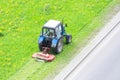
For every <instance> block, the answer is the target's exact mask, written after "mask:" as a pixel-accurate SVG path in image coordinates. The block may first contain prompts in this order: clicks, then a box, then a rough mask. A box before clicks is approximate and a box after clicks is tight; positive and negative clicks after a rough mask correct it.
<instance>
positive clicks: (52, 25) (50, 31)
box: [42, 20, 64, 38]
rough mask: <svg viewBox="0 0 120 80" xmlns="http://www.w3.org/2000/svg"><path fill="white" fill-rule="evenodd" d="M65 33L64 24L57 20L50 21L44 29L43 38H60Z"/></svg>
mask: <svg viewBox="0 0 120 80" xmlns="http://www.w3.org/2000/svg"><path fill="white" fill-rule="evenodd" d="M63 33H64V28H63V25H62V23H61V22H60V21H56V20H49V21H48V22H47V23H46V24H45V25H44V26H43V28H42V36H46V37H49V38H60V37H61V35H62V34H63Z"/></svg>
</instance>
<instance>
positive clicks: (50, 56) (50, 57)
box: [32, 52, 55, 62]
mask: <svg viewBox="0 0 120 80" xmlns="http://www.w3.org/2000/svg"><path fill="white" fill-rule="evenodd" d="M32 58H37V59H39V60H44V61H47V62H51V61H53V60H54V59H55V56H54V55H53V54H48V53H46V54H45V53H43V52H36V53H34V54H33V55H32Z"/></svg>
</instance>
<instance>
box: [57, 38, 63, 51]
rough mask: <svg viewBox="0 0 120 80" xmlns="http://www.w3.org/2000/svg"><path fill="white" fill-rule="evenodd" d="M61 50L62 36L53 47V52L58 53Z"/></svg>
mask: <svg viewBox="0 0 120 80" xmlns="http://www.w3.org/2000/svg"><path fill="white" fill-rule="evenodd" d="M62 50H63V37H61V38H60V39H59V40H58V43H57V45H56V48H55V53H60V52H61V51H62Z"/></svg>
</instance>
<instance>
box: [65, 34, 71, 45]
mask: <svg viewBox="0 0 120 80" xmlns="http://www.w3.org/2000/svg"><path fill="white" fill-rule="evenodd" d="M71 42H72V35H66V44H69V43H71Z"/></svg>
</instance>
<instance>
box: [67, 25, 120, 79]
mask: <svg viewBox="0 0 120 80" xmlns="http://www.w3.org/2000/svg"><path fill="white" fill-rule="evenodd" d="M65 80H120V24H118V25H117V27H116V28H115V29H114V30H113V31H112V32H111V33H110V34H109V35H108V36H107V37H106V38H105V39H104V40H103V41H102V42H101V43H100V44H99V45H98V46H97V47H96V49H95V50H93V51H92V53H91V54H90V55H89V56H88V57H87V58H86V59H85V60H84V61H83V62H82V63H81V64H80V65H79V66H78V67H77V68H76V69H75V70H74V71H73V72H72V73H71V74H70V75H69V77H67V78H66V79H65Z"/></svg>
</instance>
